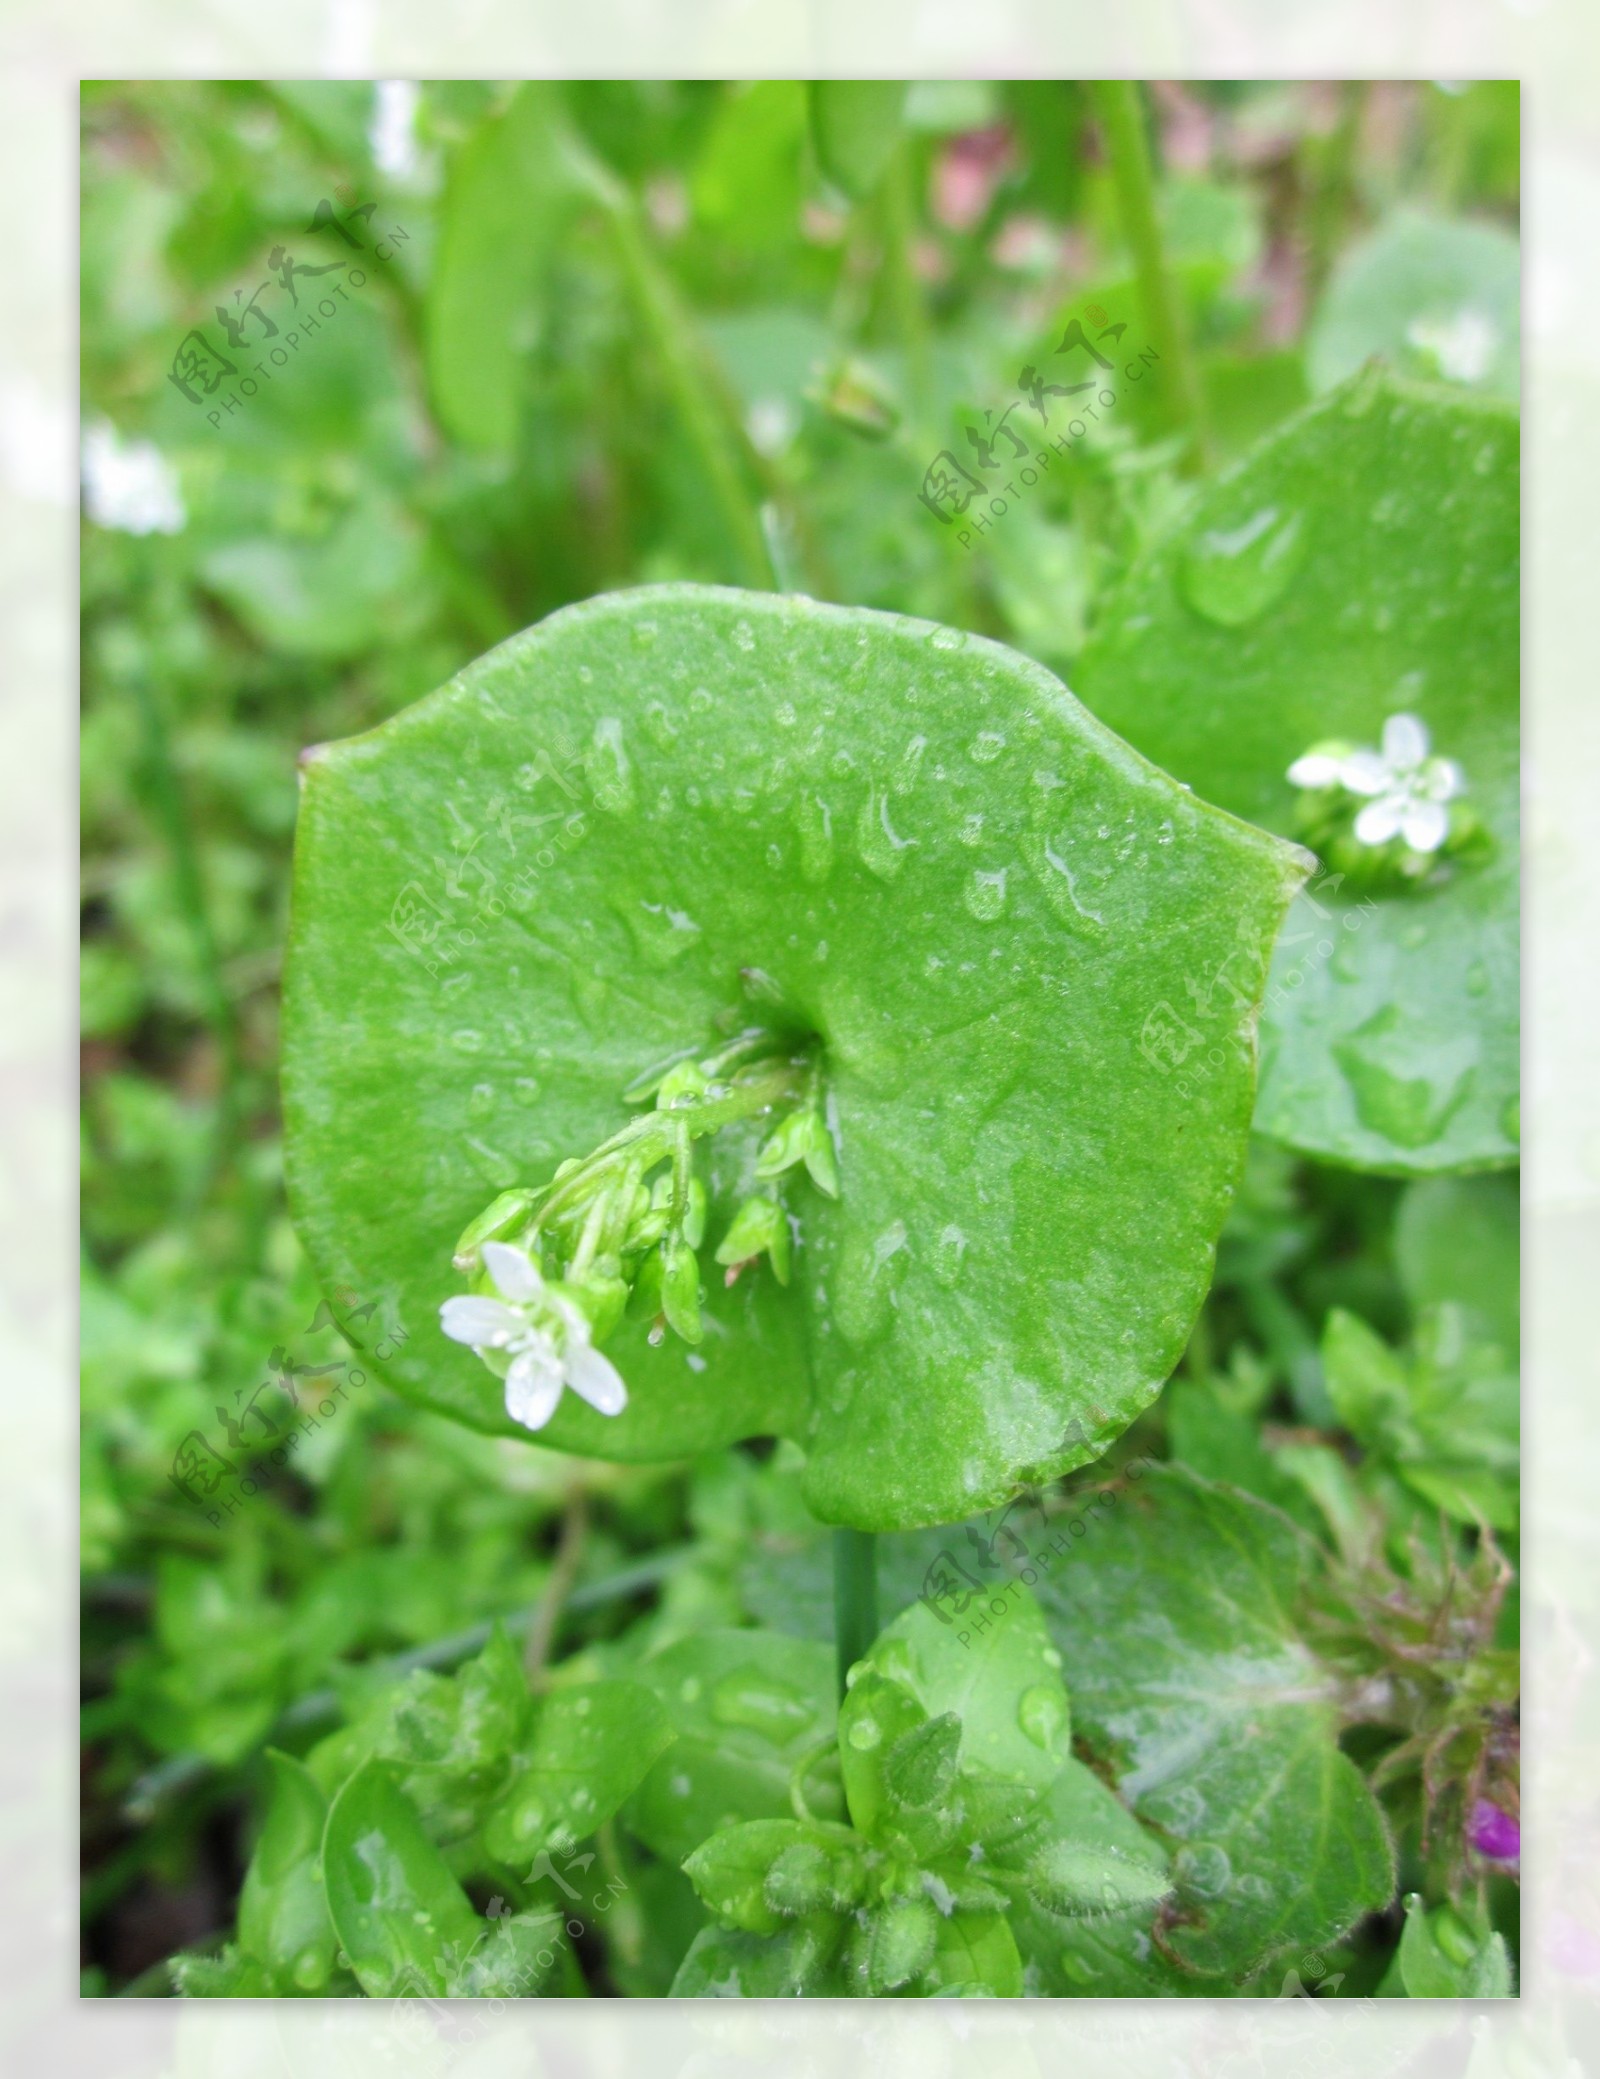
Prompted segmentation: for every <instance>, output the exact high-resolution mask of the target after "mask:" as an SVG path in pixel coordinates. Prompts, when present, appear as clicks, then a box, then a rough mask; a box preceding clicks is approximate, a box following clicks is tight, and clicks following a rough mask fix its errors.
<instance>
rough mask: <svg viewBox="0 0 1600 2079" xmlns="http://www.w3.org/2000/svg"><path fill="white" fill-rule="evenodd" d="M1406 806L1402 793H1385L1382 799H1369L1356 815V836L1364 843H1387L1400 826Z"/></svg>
mask: <svg viewBox="0 0 1600 2079" xmlns="http://www.w3.org/2000/svg"><path fill="white" fill-rule="evenodd" d="M1406 806H1407V804H1406V799H1405V796H1404V795H1402V794H1385V795H1384V797H1383V799H1382V800H1381V801H1369V802H1368V803H1367V805H1366V807H1365V808H1364V809H1363V810H1362V811H1361V813H1360V815H1359V816H1357V817H1356V837H1357V838H1358V839H1359V841H1360V842H1361V843H1362V844H1364V845H1386V844H1387V843H1388V842H1389V840H1390V838H1391V837H1393V836H1394V834H1395V832H1396V831H1397V830H1398V829H1399V828H1400V822H1401V818H1402V817H1403V816H1404V815H1405V813H1406Z"/></svg>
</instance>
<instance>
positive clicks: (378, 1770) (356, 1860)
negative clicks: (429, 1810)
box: [322, 1761, 484, 1999]
mask: <svg viewBox="0 0 1600 2079" xmlns="http://www.w3.org/2000/svg"><path fill="white" fill-rule="evenodd" d="M322 1861H323V1881H324V1883H325V1884H326V1886H327V1896H328V1912H329V1914H330V1916H331V1918H332V1920H333V1925H334V1929H335V1931H336V1932H337V1934H338V1937H339V1945H340V1948H341V1949H342V1950H343V1951H344V1952H345V1954H346V1955H347V1956H348V1957H349V1959H350V1968H351V1969H352V1970H353V1971H354V1972H355V1974H356V1976H357V1978H358V1979H360V1981H361V1988H362V1990H363V1991H364V1992H366V1993H368V1994H369V1995H370V1996H371V1997H372V1998H374V1999H385V1998H394V1997H417V1996H421V1995H423V1994H427V1993H432V1994H436V1995H441V1996H442V1995H445V1994H447V1993H448V1992H449V1990H450V1987H451V1983H452V1980H453V1978H454V1976H455V1973H456V1972H457V1971H458V1970H459V1969H460V1968H461V1967H462V1966H463V1965H464V1963H465V1961H466V1959H467V1958H468V1956H470V1954H471V1953H472V1951H473V1949H474V1948H475V1947H476V1946H477V1943H478V1940H479V1938H480V1936H481V1935H482V1934H483V1933H484V1924H483V1922H482V1921H481V1920H479V1918H478V1916H477V1914H476V1913H474V1912H473V1910H472V1905H471V1902H470V1901H469V1900H468V1898H467V1895H466V1893H465V1892H464V1891H463V1890H462V1889H461V1886H460V1885H459V1884H458V1883H457V1882H456V1880H455V1878H454V1877H453V1876H452V1875H451V1874H450V1868H449V1865H448V1864H447V1863H446V1862H445V1859H444V1857H443V1856H442V1855H441V1854H440V1853H439V1850H438V1849H437V1848H436V1847H435V1846H434V1844H433V1843H432V1841H430V1840H429V1838H428V1836H427V1834H426V1833H425V1832H424V1830H423V1825H422V1821H421V1819H420V1818H419V1817H418V1815H417V1810H416V1807H415V1806H414V1805H413V1804H411V1802H410V1801H409V1800H408V1799H407V1798H406V1797H405V1795H404V1794H403V1793H402V1791H401V1790H400V1788H399V1786H398V1784H397V1783H396V1782H395V1779H394V1776H393V1773H392V1771H391V1770H390V1769H389V1768H388V1767H387V1766H386V1765H385V1764H384V1763H382V1762H375V1761H373V1762H367V1763H366V1764H365V1765H364V1766H363V1767H361V1768H360V1769H358V1770H357V1771H356V1773H355V1774H354V1775H353V1776H352V1777H351V1778H350V1781H349V1782H348V1783H347V1784H346V1785H345V1787H344V1789H343V1790H341V1791H340V1793H339V1795H338V1796H337V1797H336V1798H335V1799H334V1801H333V1804H332V1807H331V1808H330V1810H329V1813H328V1828H327V1834H326V1836H325V1839H324V1842H323V1851H322Z"/></svg>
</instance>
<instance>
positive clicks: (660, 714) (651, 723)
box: [644, 700, 678, 750]
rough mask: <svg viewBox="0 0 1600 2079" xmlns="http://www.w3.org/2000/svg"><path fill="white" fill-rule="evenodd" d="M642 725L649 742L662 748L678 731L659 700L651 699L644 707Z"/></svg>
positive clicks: (664, 747) (669, 714)
mask: <svg viewBox="0 0 1600 2079" xmlns="http://www.w3.org/2000/svg"><path fill="white" fill-rule="evenodd" d="M644 727H645V734H646V735H647V736H648V737H649V738H650V740H651V742H652V743H655V744H658V745H659V746H660V747H661V749H662V750H665V749H666V747H667V745H668V744H670V743H671V741H672V739H673V738H674V737H675V736H676V735H677V733H678V725H677V723H676V722H675V721H674V720H673V719H672V715H671V712H670V711H669V710H668V709H667V708H665V707H664V706H663V705H662V703H661V702H660V701H659V700H652V701H651V703H650V705H649V706H648V707H647V708H646V709H645V711H644Z"/></svg>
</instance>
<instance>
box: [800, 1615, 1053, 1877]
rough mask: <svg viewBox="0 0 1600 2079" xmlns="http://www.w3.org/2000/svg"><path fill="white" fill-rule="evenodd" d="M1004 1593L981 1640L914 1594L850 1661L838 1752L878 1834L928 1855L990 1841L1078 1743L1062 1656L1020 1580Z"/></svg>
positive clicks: (1019, 1815)
mask: <svg viewBox="0 0 1600 2079" xmlns="http://www.w3.org/2000/svg"><path fill="white" fill-rule="evenodd" d="M1003 1600H1004V1603H1005V1610H1004V1614H1003V1615H1001V1616H999V1617H995V1618H993V1619H992V1620H991V1621H990V1623H989V1625H988V1627H987V1628H986V1629H985V1630H983V1631H981V1632H979V1633H978V1634H977V1636H976V1637H969V1636H968V1635H966V1634H964V1633H962V1632H959V1631H957V1630H956V1628H955V1627H954V1626H952V1625H949V1624H947V1623H945V1622H944V1621H943V1619H942V1618H941V1616H940V1615H939V1614H938V1613H937V1612H936V1611H934V1610H931V1609H930V1608H929V1607H928V1606H927V1604H925V1603H923V1602H920V1601H919V1602H915V1603H913V1604H912V1605H911V1607H910V1608H909V1609H908V1610H904V1611H902V1613H901V1614H900V1616H899V1617H897V1618H896V1619H895V1621H894V1623H893V1624H891V1625H890V1626H889V1628H888V1629H887V1630H886V1631H884V1632H883V1633H881V1634H880V1635H879V1637H878V1639H877V1640H876V1641H875V1642H874V1644H873V1647H872V1650H871V1651H870V1652H869V1653H868V1655H867V1657H866V1659H865V1660H864V1661H861V1662H859V1663H858V1664H857V1666H856V1667H855V1668H853V1669H852V1670H851V1676H850V1687H849V1690H848V1692H847V1694H846V1696H845V1700H844V1702H843V1704H842V1705H841V1706H840V1708H839V1753H840V1758H841V1762H842V1766H843V1770H844V1782H845V1794H846V1796H847V1797H848V1799H849V1803H850V1815H851V1818H852V1819H853V1821H854V1822H855V1824H856V1826H857V1827H858V1828H859V1829H860V1830H861V1832H862V1833H864V1834H866V1835H867V1836H868V1837H869V1839H873V1840H881V1841H884V1842H885V1843H892V1842H893V1841H895V1840H896V1839H897V1838H898V1837H903V1838H904V1839H905V1841H906V1844H907V1845H908V1846H909V1847H910V1848H912V1849H913V1850H914V1851H916V1852H918V1853H929V1852H935V1851H936V1850H937V1849H941V1848H943V1847H945V1846H946V1845H947V1844H948V1843H949V1842H951V1841H961V1842H970V1841H981V1840H987V1839H990V1838H993V1837H995V1836H997V1835H1000V1834H1003V1833H1007V1832H1010V1831H1013V1830H1014V1829H1015V1828H1016V1827H1017V1826H1018V1825H1019V1824H1021V1823H1022V1821H1023V1820H1024V1819H1025V1818H1026V1815H1027V1813H1028V1810H1029V1808H1030V1807H1031V1806H1032V1805H1033V1804H1034V1803H1035V1801H1036V1800H1037V1799H1038V1798H1040V1797H1041V1796H1042V1795H1043V1794H1044V1792H1045V1791H1046V1790H1047V1789H1048V1788H1049V1786H1050V1784H1051V1783H1052V1782H1053V1781H1054V1780H1055V1777H1056V1776H1057V1775H1058V1774H1059V1773H1060V1770H1061V1768H1062V1766H1063V1764H1064V1762H1065V1761H1066V1759H1067V1757H1068V1755H1069V1753H1070V1751H1071V1729H1070V1713H1069V1710H1068V1705H1067V1693H1066V1691H1065V1689H1064V1688H1063V1687H1062V1682H1061V1672H1060V1669H1061V1656H1060V1654H1059V1653H1058V1652H1057V1651H1056V1649H1055V1647H1054V1646H1052V1645H1051V1643H1050V1636H1049V1633H1048V1632H1047V1630H1046V1629H1045V1622H1044V1618H1043V1615H1042V1614H1041V1612H1040V1609H1039V1606H1038V1604H1037V1603H1035V1602H1034V1600H1033V1598H1032V1597H1031V1596H1030V1595H1029V1593H1028V1591H1027V1590H1026V1589H1025V1588H1024V1587H1023V1586H1022V1585H1021V1583H1020V1582H1014V1583H1012V1584H1011V1585H1010V1587H1009V1589H1008V1591H1007V1593H1006V1595H1005V1597H1004V1598H1003ZM923 1812H926V1813H927V1815H928V1816H927V1818H926V1819H923V1820H921V1821H920V1822H919V1819H918V1815H919V1813H923Z"/></svg>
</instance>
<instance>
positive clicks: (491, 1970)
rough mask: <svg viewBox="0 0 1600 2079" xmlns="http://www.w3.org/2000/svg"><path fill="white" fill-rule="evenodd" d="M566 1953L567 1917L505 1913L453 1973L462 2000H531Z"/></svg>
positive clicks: (454, 1993) (452, 1992) (452, 1993)
mask: <svg viewBox="0 0 1600 2079" xmlns="http://www.w3.org/2000/svg"><path fill="white" fill-rule="evenodd" d="M560 1953H561V1915H560V1914H559V1913H552V1912H549V1911H536V1912H529V1913H503V1914H502V1915H501V1916H500V1917H499V1919H497V1920H496V1921H495V1923H494V1926H493V1928H492V1929H491V1930H490V1932H489V1933H488V1934H487V1935H485V1936H484V1938H483V1939H482V1940H481V1941H480V1942H479V1943H478V1944H477V1946H476V1947H475V1948H474V1949H473V1950H472V1951H471V1952H470V1953H469V1954H468V1955H467V1956H465V1957H463V1958H462V1959H461V1960H460V1961H459V1962H458V1963H456V1964H455V1965H454V1967H453V1968H452V1970H451V1973H450V1980H449V1997H450V1998H451V1999H456V2000H492V1999H513V2000H514V1999H527V1998H528V1997H529V1996H530V1995H531V1994H533V1993H534V1992H536V1991H537V1990H538V1988H539V1986H540V1985H541V1984H542V1983H543V1981H544V1980H545V1979H546V1978H547V1977H548V1976H549V1975H550V1972H551V1970H552V1969H553V1968H554V1965H555V1961H556V1958H557V1957H558V1956H559V1955H560Z"/></svg>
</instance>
